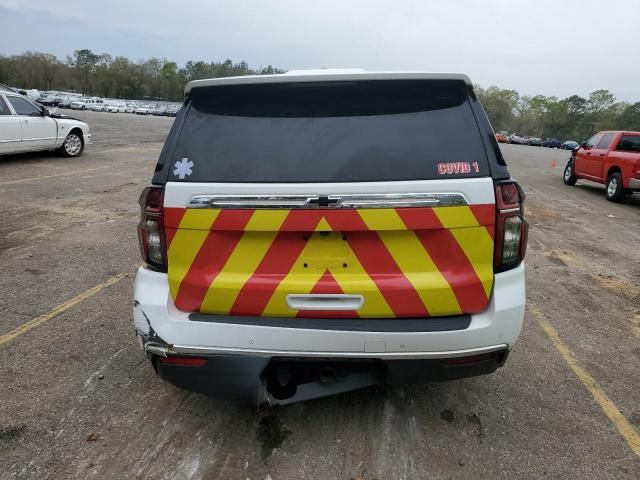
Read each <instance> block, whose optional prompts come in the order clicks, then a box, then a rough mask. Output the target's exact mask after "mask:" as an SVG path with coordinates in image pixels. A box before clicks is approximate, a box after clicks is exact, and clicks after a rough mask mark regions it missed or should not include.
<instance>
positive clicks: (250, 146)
mask: <svg viewBox="0 0 640 480" xmlns="http://www.w3.org/2000/svg"><path fill="white" fill-rule="evenodd" d="M166 154H167V158H165V162H168V163H169V164H170V165H169V172H168V180H172V181H192V182H349V181H356V182H357V181H387V180H420V179H435V178H445V177H478V176H488V175H490V172H489V166H488V162H487V157H486V154H485V150H484V145H483V142H482V137H481V134H480V131H479V129H478V125H477V123H476V119H475V117H474V114H473V110H472V108H471V105H470V103H469V99H468V89H467V87H466V85H465V84H464V82H460V81H434V80H430V81H397V80H394V81H360V82H326V83H317V82H313V83H290V84H265V85H259V84H258V85H255V84H254V85H234V86H220V87H206V88H195V89H194V90H193V91H192V93H191V106H190V109H189V112H188V113H187V114H186V117H185V118H184V124H183V125H182V128H181V129H180V133H179V137H178V138H177V141H176V143H175V147H174V148H172V149H171V151H167V152H166ZM184 158H186V159H188V161H191V162H193V164H194V165H193V168H192V169H191V173H190V174H187V173H185V172H184V169H179V168H175V164H176V162H179V161H182V159H184ZM183 163H187V162H183ZM439 164H440V166H439ZM443 164H444V165H445V167H443ZM447 164H448V165H449V166H448V167H447V166H446V165H447ZM174 172H175V173H174ZM181 173H182V175H180V174H181ZM181 176H182V177H183V178H180V177H181Z"/></svg>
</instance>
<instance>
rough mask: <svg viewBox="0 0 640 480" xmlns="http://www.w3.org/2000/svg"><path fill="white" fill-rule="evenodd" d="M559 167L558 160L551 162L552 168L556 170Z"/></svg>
mask: <svg viewBox="0 0 640 480" xmlns="http://www.w3.org/2000/svg"><path fill="white" fill-rule="evenodd" d="M557 166H558V162H556V159H555V158H554V159H553V160H551V168H556V167H557Z"/></svg>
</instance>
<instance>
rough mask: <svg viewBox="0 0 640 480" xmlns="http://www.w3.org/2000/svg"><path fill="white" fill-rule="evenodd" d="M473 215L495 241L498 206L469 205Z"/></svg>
mask: <svg viewBox="0 0 640 480" xmlns="http://www.w3.org/2000/svg"><path fill="white" fill-rule="evenodd" d="M469 208H471V211H472V212H473V215H474V216H475V217H476V220H478V223H479V224H480V225H484V228H486V230H487V232H489V235H491V239H492V240H495V239H494V231H495V224H496V206H495V205H494V204H478V205H469Z"/></svg>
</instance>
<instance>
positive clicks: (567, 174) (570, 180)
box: [562, 160, 578, 186]
mask: <svg viewBox="0 0 640 480" xmlns="http://www.w3.org/2000/svg"><path fill="white" fill-rule="evenodd" d="M562 179H563V180H564V183H565V185H571V186H573V185H575V184H576V182H577V181H578V177H576V172H575V171H574V169H573V162H572V161H571V160H569V161H568V162H567V166H566V167H564V174H563V176H562Z"/></svg>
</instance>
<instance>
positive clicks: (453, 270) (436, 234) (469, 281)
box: [416, 230, 487, 313]
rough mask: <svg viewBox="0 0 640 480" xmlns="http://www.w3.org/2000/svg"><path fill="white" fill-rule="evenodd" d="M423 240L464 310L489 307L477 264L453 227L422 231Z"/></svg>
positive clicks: (421, 238)
mask: <svg viewBox="0 0 640 480" xmlns="http://www.w3.org/2000/svg"><path fill="white" fill-rule="evenodd" d="M416 235H417V236H418V238H419V239H420V242H421V243H422V246H423V247H424V248H425V250H426V251H427V253H428V254H429V256H430V257H431V259H432V260H433V263H435V265H436V267H437V268H438V270H440V273H442V275H443V276H444V278H445V279H446V280H447V282H449V285H450V286H451V289H452V290H453V293H454V294H455V296H456V298H457V299H458V303H459V304H460V308H461V310H462V311H463V312H464V313H476V312H480V311H482V310H484V309H485V308H486V306H487V295H486V294H485V292H484V288H483V287H482V283H481V282H480V279H479V278H478V275H477V274H476V272H475V270H474V269H473V266H472V265H471V263H470V262H469V260H468V258H467V256H466V255H465V253H464V251H463V250H462V248H461V247H460V245H459V244H458V242H457V241H456V239H455V237H454V236H453V234H452V233H451V232H450V231H449V230H431V231H429V230H419V231H416Z"/></svg>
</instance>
